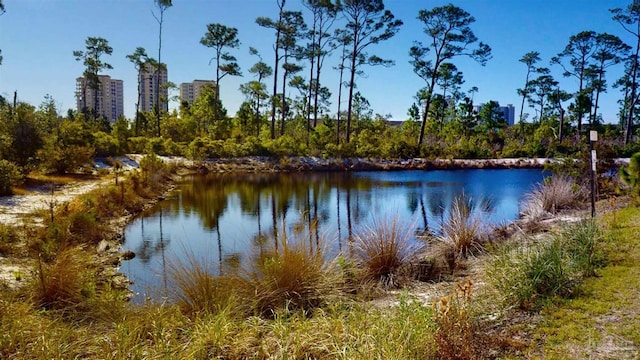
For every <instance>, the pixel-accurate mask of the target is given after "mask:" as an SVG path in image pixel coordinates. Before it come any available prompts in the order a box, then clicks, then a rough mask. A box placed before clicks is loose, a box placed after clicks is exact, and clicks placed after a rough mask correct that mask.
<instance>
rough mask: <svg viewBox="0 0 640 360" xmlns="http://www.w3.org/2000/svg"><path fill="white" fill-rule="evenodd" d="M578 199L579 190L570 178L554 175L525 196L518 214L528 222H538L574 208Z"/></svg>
mask: <svg viewBox="0 0 640 360" xmlns="http://www.w3.org/2000/svg"><path fill="white" fill-rule="evenodd" d="M579 197H580V189H579V187H578V185H577V184H576V183H575V182H574V181H573V180H572V179H571V178H570V177H568V176H566V175H554V176H552V177H550V178H548V179H546V180H545V181H544V182H542V183H540V184H538V185H537V186H536V187H535V188H534V189H533V190H532V191H531V192H530V193H528V194H527V195H525V200H524V202H523V205H522V210H521V211H520V214H521V215H522V217H524V218H525V219H527V220H530V221H535V220H540V219H543V218H545V217H547V216H548V215H549V214H557V213H558V212H559V211H560V210H564V209H569V208H572V207H574V206H576V204H577V203H578V200H579Z"/></svg>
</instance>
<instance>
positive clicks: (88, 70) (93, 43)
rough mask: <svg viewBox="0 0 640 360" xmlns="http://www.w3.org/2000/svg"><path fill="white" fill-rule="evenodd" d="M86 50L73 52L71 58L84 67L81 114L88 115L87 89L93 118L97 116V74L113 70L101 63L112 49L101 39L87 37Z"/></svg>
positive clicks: (108, 65)
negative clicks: (91, 95)
mask: <svg viewBox="0 0 640 360" xmlns="http://www.w3.org/2000/svg"><path fill="white" fill-rule="evenodd" d="M85 45H86V50H85V51H82V50H75V51H74V52H73V56H74V57H75V58H76V61H81V60H82V63H83V64H84V66H85V70H84V72H83V75H82V76H83V77H84V82H83V84H82V104H83V107H82V112H83V113H84V114H85V116H87V115H88V109H87V87H88V88H89V89H91V90H93V95H94V101H93V109H92V110H93V111H92V116H93V118H94V119H95V118H97V116H98V90H100V77H99V76H98V74H99V73H100V71H102V70H106V69H113V66H111V65H110V64H109V63H106V62H104V61H102V60H101V59H100V58H101V57H102V56H103V55H111V53H112V52H113V48H112V47H111V46H109V42H108V41H107V40H106V39H104V38H101V37H91V36H90V37H88V38H87V40H86V41H85Z"/></svg>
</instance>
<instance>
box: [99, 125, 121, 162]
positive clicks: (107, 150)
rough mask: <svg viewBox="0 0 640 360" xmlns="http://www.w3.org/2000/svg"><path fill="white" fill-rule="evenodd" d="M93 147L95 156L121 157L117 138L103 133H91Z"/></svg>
mask: <svg viewBox="0 0 640 360" xmlns="http://www.w3.org/2000/svg"><path fill="white" fill-rule="evenodd" d="M93 146H94V148H95V154H96V155H97V156H102V157H106V156H112V155H122V154H123V153H124V152H122V151H121V149H120V143H119V141H118V139H117V138H115V137H113V136H111V135H110V134H107V133H105V132H103V131H98V132H95V133H93Z"/></svg>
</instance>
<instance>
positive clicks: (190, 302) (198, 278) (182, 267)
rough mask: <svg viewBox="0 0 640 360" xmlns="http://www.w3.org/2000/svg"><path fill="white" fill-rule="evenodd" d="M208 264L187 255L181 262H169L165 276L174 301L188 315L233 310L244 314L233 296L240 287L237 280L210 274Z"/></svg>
mask: <svg viewBox="0 0 640 360" xmlns="http://www.w3.org/2000/svg"><path fill="white" fill-rule="evenodd" d="M210 264H211V262H207V261H205V260H198V259H197V258H196V256H195V255H194V254H189V255H187V257H186V261H185V262H182V261H181V262H172V263H171V264H170V266H169V275H170V276H171V279H172V280H173V282H174V284H175V287H176V291H175V293H174V300H175V301H176V302H177V304H178V305H179V306H180V308H181V309H182V311H183V312H184V313H185V314H187V315H189V316H192V317H193V316H197V315H202V314H218V313H220V312H222V311H225V310H229V309H231V308H233V310H234V313H247V312H248V310H249V309H247V308H244V311H243V306H242V305H243V304H242V302H240V301H236V300H237V293H238V292H239V289H240V288H241V286H242V285H243V283H242V282H241V280H240V279H239V278H237V277H224V276H218V275H214V273H215V271H214V269H213V267H212V266H211V265H210Z"/></svg>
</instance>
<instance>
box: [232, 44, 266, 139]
mask: <svg viewBox="0 0 640 360" xmlns="http://www.w3.org/2000/svg"><path fill="white" fill-rule="evenodd" d="M249 53H250V54H251V55H255V56H257V57H258V59H259V61H258V62H257V63H255V64H254V65H253V66H252V67H251V69H249V72H250V73H252V74H255V76H256V77H257V78H258V79H257V80H254V81H250V82H248V83H246V84H243V85H241V86H240V91H242V93H243V94H245V95H247V96H250V97H251V99H252V101H253V105H254V112H255V121H256V136H259V135H260V119H261V118H262V115H261V114H260V106H261V102H262V100H266V99H267V98H268V97H269V95H268V93H267V87H266V85H265V84H264V83H263V82H262V80H263V79H265V78H267V77H269V76H271V75H272V74H273V69H272V68H271V67H270V66H269V65H267V64H266V63H265V62H264V61H262V56H260V54H259V53H258V50H256V49H255V48H253V47H250V48H249Z"/></svg>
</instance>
